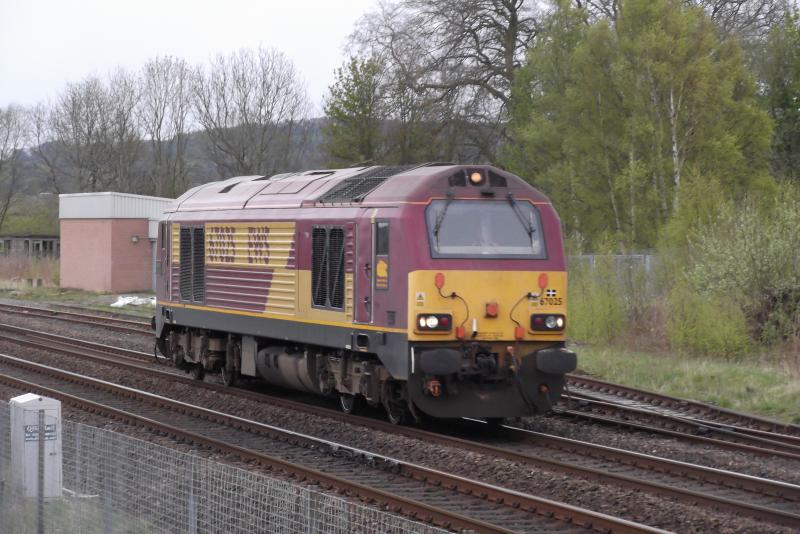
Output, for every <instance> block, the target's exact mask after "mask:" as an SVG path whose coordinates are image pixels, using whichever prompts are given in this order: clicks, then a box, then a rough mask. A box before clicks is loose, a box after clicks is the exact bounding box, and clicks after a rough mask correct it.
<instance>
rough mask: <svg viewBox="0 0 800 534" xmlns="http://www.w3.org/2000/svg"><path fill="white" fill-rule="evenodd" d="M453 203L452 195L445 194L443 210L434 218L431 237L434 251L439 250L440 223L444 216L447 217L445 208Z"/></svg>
mask: <svg viewBox="0 0 800 534" xmlns="http://www.w3.org/2000/svg"><path fill="white" fill-rule="evenodd" d="M452 201H453V193H447V201H446V202H445V203H444V208H442V211H441V212H440V213H439V215H437V216H436V223H435V224H434V225H433V237H434V239H436V250H437V251H438V250H439V230H440V229H441V228H442V222H444V216H445V215H447V208H449V207H450V203H451V202H452Z"/></svg>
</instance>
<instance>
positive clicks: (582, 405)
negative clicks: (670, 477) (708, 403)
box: [559, 392, 800, 458]
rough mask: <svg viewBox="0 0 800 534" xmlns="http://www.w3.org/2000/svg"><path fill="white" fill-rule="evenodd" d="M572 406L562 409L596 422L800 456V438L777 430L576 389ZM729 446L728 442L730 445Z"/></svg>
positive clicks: (571, 399) (570, 414) (567, 412)
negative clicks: (608, 398)
mask: <svg viewBox="0 0 800 534" xmlns="http://www.w3.org/2000/svg"><path fill="white" fill-rule="evenodd" d="M567 406H570V407H572V409H567V410H561V411H560V412H559V413H560V414H562V415H565V416H569V417H574V418H580V419H585V420H588V421H591V422H593V423H603V424H610V425H617V426H631V427H634V428H635V427H636V426H637V424H644V425H646V428H647V429H648V430H649V431H653V432H658V433H666V434H673V435H675V434H677V435H678V436H680V437H681V438H683V439H689V438H690V436H692V437H694V438H699V439H698V441H705V442H707V443H708V439H709V438H711V439H713V440H714V441H715V442H718V443H719V442H722V443H727V444H737V445H742V446H743V447H750V449H749V450H751V451H753V450H758V451H760V452H763V451H768V452H769V453H771V454H773V455H777V456H783V457H786V458H800V438H796V437H795V436H790V435H786V434H779V433H775V432H766V431H762V430H757V429H752V428H748V427H743V426H734V425H728V424H724V423H718V422H716V421H713V420H706V419H699V418H694V417H686V416H683V415H675V414H672V413H666V412H663V411H660V410H653V409H652V408H650V407H639V406H636V405H631V404H627V403H621V402H615V401H613V400H612V401H606V400H600V399H598V398H596V397H594V396H591V395H583V394H580V393H579V394H576V393H574V392H573V393H572V394H571V395H570V396H569V397H568V399H567ZM726 447H727V446H726Z"/></svg>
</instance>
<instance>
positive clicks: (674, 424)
mask: <svg viewBox="0 0 800 534" xmlns="http://www.w3.org/2000/svg"><path fill="white" fill-rule="evenodd" d="M17 308H20V311H17V312H14V313H21V314H24V315H28V314H29V310H30V308H26V307H21V306H19V307H17ZM0 311H2V308H0ZM42 317H50V318H53V317H52V316H50V315H42ZM54 318H57V317H54ZM140 326H141V327H144V326H145V324H144V323H140ZM3 328H6V329H7V330H8V329H9V328H15V327H11V326H10V325H5V326H4V327H3ZM17 332H21V330H17ZM151 333H152V332H151ZM39 334H40V337H41V336H42V335H43V334H42V333H39ZM28 335H31V334H30V333H29V334H28ZM48 335H49V336H50V337H49V339H54V337H53V336H52V335H50V334H48ZM148 335H151V334H148ZM56 337H57V336H56ZM62 342H64V343H68V344H71V345H73V346H75V347H85V348H87V349H91V348H92V344H91V343H90V342H86V341H81V340H76V339H70V340H67V338H64V339H63V340H62ZM101 350H102V351H104V352H114V353H116V354H121V355H126V354H127V355H128V356H129V357H133V358H139V359H152V358H153V355H151V354H144V353H141V352H137V351H130V350H127V349H121V348H116V347H110V346H103V347H102V348H101ZM162 360H163V359H162ZM570 381H572V382H573V387H572V388H571V390H570V391H572V395H573V396H574V399H575V400H578V401H579V402H578V404H577V406H573V405H574V403H570V402H567V404H566V408H565V409H561V410H559V412H558V413H559V414H560V415H562V416H567V417H571V418H577V419H582V420H586V421H588V422H590V423H592V424H602V425H610V426H622V427H627V428H631V429H634V430H639V431H643V432H648V433H655V434H662V435H666V436H670V437H674V438H677V439H680V440H683V441H689V442H694V443H701V444H706V445H711V446H716V447H719V448H722V449H727V450H734V451H745V452H748V453H752V454H757V455H761V456H779V457H783V458H788V459H800V446H797V445H795V444H794V443H792V442H789V443H786V442H783V441H781V440H774V439H770V437H771V436H770V435H766V436H764V435H758V433H759V432H763V431H755V432H754V433H751V432H749V431H748V429H747V428H739V427H733V426H732V425H727V424H726V425H719V424H715V423H714V422H713V421H701V420H699V419H696V418H687V417H685V416H684V415H683V414H681V415H672V414H671V413H667V412H665V410H660V409H650V408H649V405H648V406H645V407H640V406H633V405H631V403H632V402H636V403H638V404H642V403H641V401H640V400H639V398H637V399H632V400H627V399H625V398H623V399H621V400H620V402H614V401H615V397H614V396H613V394H612V393H610V392H612V391H623V392H624V391H637V392H638V390H632V389H631V388H625V387H624V386H619V385H617V384H611V383H608V382H602V381H599V380H595V379H588V378H585V377H576V376H571V377H570ZM583 384H592V387H593V389H592V390H586V389H578V388H576V387H575V386H580V385H583ZM615 388H616V389H615ZM595 390H597V391H599V392H601V393H603V394H604V395H605V398H606V399H608V398H609V397H611V399H610V400H602V399H599V398H596V397H593V396H592V395H591V394H588V395H587V394H585V393H584V392H586V391H588V392H589V393H591V392H592V391H595ZM577 391H580V392H581V393H580V394H579V393H576V392H577ZM629 394H631V393H629ZM637 394H638V395H640V397H643V396H645V395H647V394H648V392H643V393H641V394H639V393H637ZM659 397H661V396H658V395H656V394H653V395H652V398H654V399H657V398H659ZM648 398H650V397H648ZM667 399H669V401H670V402H675V403H680V402H683V401H681V400H680V399H672V398H669V397H667ZM571 406H572V408H571V409H570V407H571ZM712 408H713V407H712ZM742 415H744V414H742ZM754 419H756V420H758V418H754ZM770 423H774V422H770Z"/></svg>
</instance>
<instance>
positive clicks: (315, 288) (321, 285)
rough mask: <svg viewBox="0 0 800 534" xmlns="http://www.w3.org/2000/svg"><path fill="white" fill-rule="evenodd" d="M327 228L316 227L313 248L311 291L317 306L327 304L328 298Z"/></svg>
mask: <svg viewBox="0 0 800 534" xmlns="http://www.w3.org/2000/svg"><path fill="white" fill-rule="evenodd" d="M327 237H328V230H327V228H314V232H313V235H312V245H311V246H312V249H311V264H312V266H311V291H312V301H313V302H314V305H315V306H326V305H327V300H328V259H327V253H328V250H327V241H328V239H327Z"/></svg>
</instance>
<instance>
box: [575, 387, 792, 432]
mask: <svg viewBox="0 0 800 534" xmlns="http://www.w3.org/2000/svg"><path fill="white" fill-rule="evenodd" d="M569 386H570V388H571V389H572V393H573V394H579V395H580V396H582V397H584V398H590V399H596V400H602V401H606V402H611V403H615V404H621V405H624V406H629V407H632V408H639V409H646V410H653V411H657V412H659V413H663V414H666V415H672V416H676V417H683V418H686V419H692V420H696V421H700V422H703V423H710V424H713V425H715V426H718V427H729V428H737V429H740V430H739V431H741V432H748V431H749V433H751V434H752V435H761V436H763V435H765V434H769V435H771V436H786V437H787V438H789V439H788V440H787V442H789V443H794V444H800V425H795V424H791V423H783V422H781V421H774V420H772V419H767V418H765V417H758V416H755V415H751V414H746V413H742V412H737V411H735V410H729V409H727V408H722V407H719V406H714V405H711V404H707V403H704V402H698V401H692V400H686V399H679V398H676V397H670V396H668V395H662V394H660V393H655V392H652V391H645V390H643V389H638V388H633V387H629V386H623V385H621V384H612V383H611V382H605V381H603V380H598V379H596V378H592V377H589V376H584V375H569ZM745 429H746V430H745ZM781 439H782V438H781Z"/></svg>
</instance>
